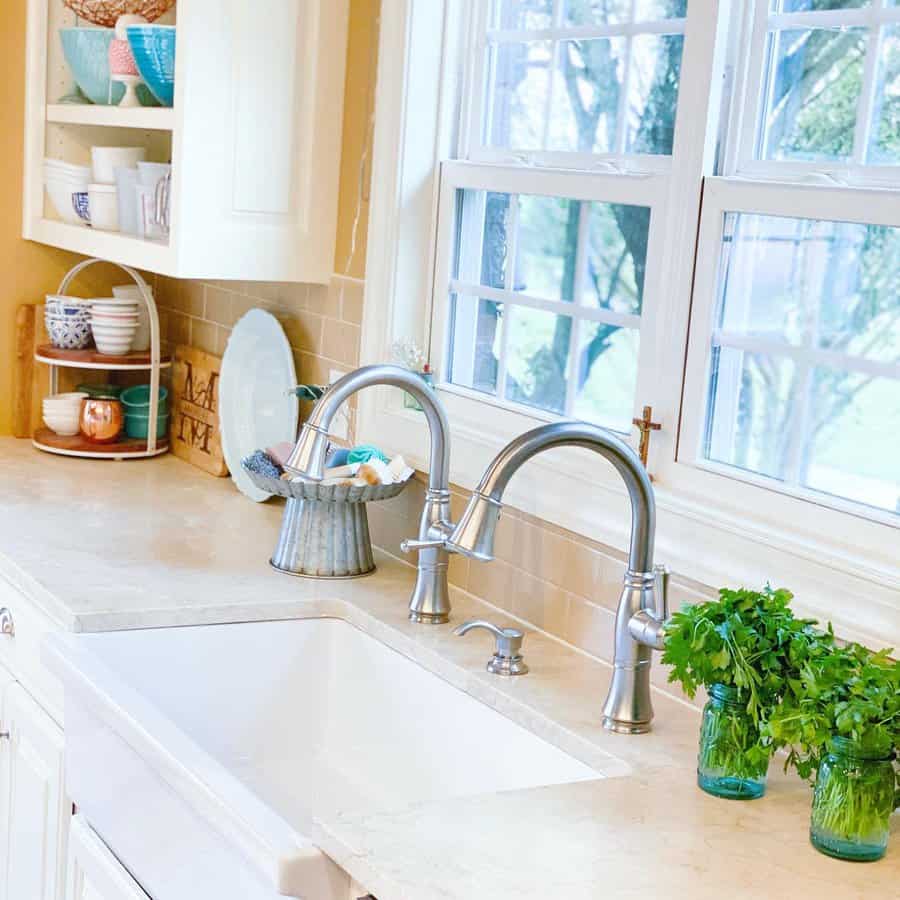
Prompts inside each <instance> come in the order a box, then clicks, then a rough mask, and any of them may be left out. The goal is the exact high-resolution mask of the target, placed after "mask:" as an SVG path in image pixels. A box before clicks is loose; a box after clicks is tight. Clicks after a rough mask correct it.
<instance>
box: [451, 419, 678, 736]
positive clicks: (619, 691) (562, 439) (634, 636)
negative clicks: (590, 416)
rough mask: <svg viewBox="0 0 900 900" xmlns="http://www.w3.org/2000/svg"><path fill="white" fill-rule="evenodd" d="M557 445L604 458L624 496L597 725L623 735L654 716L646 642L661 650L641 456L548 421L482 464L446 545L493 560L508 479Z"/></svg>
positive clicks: (649, 495)
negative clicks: (609, 655)
mask: <svg viewBox="0 0 900 900" xmlns="http://www.w3.org/2000/svg"><path fill="white" fill-rule="evenodd" d="M564 446H576V447H586V448H587V449H589V450H594V451H595V452H597V453H599V454H600V455H601V456H603V457H605V458H606V459H607V460H609V461H610V462H611V463H612V464H613V466H614V467H615V468H616V471H618V473H619V474H620V475H621V476H622V480H623V481H624V482H625V486H626V487H627V488H628V494H629V496H630V497H631V545H630V548H629V551H628V568H627V570H626V572H625V586H624V588H623V589H622V595H621V597H620V599H619V608H618V611H617V613H616V640H615V654H614V668H613V677H612V683H611V685H610V688H609V694H608V696H607V698H606V703H605V704H604V706H603V726H604V727H605V728H607V729H609V730H610V731H617V732H620V733H623V734H637V733H641V732H645V731H649V730H650V722H651V720H652V718H653V706H652V704H651V700H650V661H651V657H652V653H651V648H656V649H662V644H663V624H664V622H665V619H666V618H667V615H668V607H667V599H666V593H667V587H668V584H667V581H668V579H667V577H666V575H665V570H664V569H663V568H662V567H657V568H656V569H654V568H653V538H654V533H655V530H656V504H655V501H654V498H653V488H652V486H651V484H650V479H649V477H648V476H647V473H646V471H645V470H644V467H643V465H641V461H640V459H639V458H638V456H637V454H636V453H635V452H634V451H633V450H632V449H631V448H630V447H629V446H628V445H627V444H625V443H624V442H623V441H621V440H619V438H617V437H615V436H614V435H612V434H611V433H609V432H608V431H605V430H604V429H602V428H598V427H597V426H595V425H588V424H586V423H583V422H555V423H553V424H550V425H542V426H541V427H539V428H534V429H532V430H531V431H527V432H525V433H524V434H521V435H519V436H518V437H517V438H515V439H514V440H512V441H510V443H509V444H507V446H506V447H504V448H503V449H502V450H501V451H500V452H499V453H498V454H497V456H496V457H495V459H494V461H493V462H492V463H491V464H490V465H489V466H488V468H487V470H486V471H485V473H484V475H483V476H482V479H481V481H480V482H479V484H478V487H477V488H476V489H475V492H474V493H473V494H472V497H471V499H470V500H469V505H468V506H467V507H466V511H465V512H464V513H463V515H462V518H461V519H460V520H459V523H458V524H457V525H456V527H455V528H454V530H453V533H452V534H451V535H450V537H449V538H448V539H447V540H446V541H445V545H446V547H447V548H448V549H449V550H451V551H453V552H457V553H462V554H464V555H466V556H469V557H471V558H473V559H480V560H484V561H490V560H491V559H493V558H494V532H495V529H496V527H497V521H498V520H499V518H500V512H501V510H502V509H503V504H502V503H501V500H502V498H503V491H504V490H505V488H506V485H507V484H508V482H509V480H510V478H512V476H513V474H514V473H515V472H516V471H517V470H518V469H519V467H520V466H521V465H522V464H523V463H525V462H526V461H527V460H529V459H531V457H533V456H535V455H536V454H538V453H541V452H542V451H544V450H549V449H551V448H553V447H564Z"/></svg>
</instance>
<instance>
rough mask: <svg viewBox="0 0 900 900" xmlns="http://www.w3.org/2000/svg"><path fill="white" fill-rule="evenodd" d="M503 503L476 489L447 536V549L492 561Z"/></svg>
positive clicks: (484, 560)
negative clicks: (451, 531)
mask: <svg viewBox="0 0 900 900" xmlns="http://www.w3.org/2000/svg"><path fill="white" fill-rule="evenodd" d="M502 511H503V504H502V503H500V502H499V501H498V500H493V499H492V498H490V497H486V496H485V495H484V494H481V493H479V492H478V491H475V493H474V494H472V497H471V499H470V500H469V505H468V506H467V507H466V509H465V512H464V513H463V514H462V517H461V518H460V520H459V522H457V524H456V527H455V528H454V529H453V533H452V534H451V535H450V537H449V538H447V549H448V550H450V551H452V552H455V553H461V554H463V556H468V557H469V558H470V559H477V560H479V561H480V562H490V561H491V560H492V559H493V558H494V535H495V533H496V531H497V522H499V521H500V513H501V512H502Z"/></svg>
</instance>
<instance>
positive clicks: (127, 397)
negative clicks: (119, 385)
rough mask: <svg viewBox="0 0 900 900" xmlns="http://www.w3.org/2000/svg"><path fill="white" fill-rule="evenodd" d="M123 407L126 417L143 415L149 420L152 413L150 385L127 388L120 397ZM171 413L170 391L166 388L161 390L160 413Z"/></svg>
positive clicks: (161, 387)
mask: <svg viewBox="0 0 900 900" xmlns="http://www.w3.org/2000/svg"><path fill="white" fill-rule="evenodd" d="M119 399H120V400H121V401H122V405H123V406H124V407H125V415H126V416H130V415H141V414H143V416H144V418H145V419H146V418H147V415H148V413H149V411H150V385H149V384H136V385H134V386H133V387H130V388H125V390H124V391H122V393H121V394H120V395H119ZM168 411H169V391H168V389H167V388H166V387H164V386H162V385H161V386H160V388H159V412H160V414H162V413H167V412H168Z"/></svg>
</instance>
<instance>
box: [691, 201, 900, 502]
mask: <svg viewBox="0 0 900 900" xmlns="http://www.w3.org/2000/svg"><path fill="white" fill-rule="evenodd" d="M719 294H720V297H719V310H718V314H717V322H718V324H719V326H720V328H721V329H722V330H721V331H719V332H716V333H715V334H714V337H713V344H714V346H713V348H712V366H711V381H710V388H709V405H708V410H707V425H706V437H705V445H704V455H705V456H706V457H707V458H708V459H711V460H715V461H717V462H722V463H726V464H728V465H731V466H736V467H739V468H742V469H747V470H749V471H752V472H757V473H759V474H762V475H767V476H770V477H772V478H777V479H779V480H782V481H785V482H786V483H789V484H795V485H801V486H805V487H809V488H812V489H814V490H819V491H824V492H826V493H829V494H834V495H836V496H839V497H844V498H848V499H851V500H855V501H857V502H860V503H866V504H869V505H873V506H878V507H881V508H884V509H890V510H894V509H895V508H896V504H897V499H898V498H897V493H898V491H900V456H898V454H897V452H896V436H897V434H898V433H900V228H890V227H885V226H879V225H863V224H856V223H850V222H833V221H824V220H815V219H796V218H788V217H778V216H761V215H750V214H746V213H728V214H727V215H726V220H725V246H724V253H723V257H722V271H721V276H720V285H719ZM779 344H781V345H782V347H783V350H782V348H781V347H779V346H778V345H779ZM826 354H827V355H826Z"/></svg>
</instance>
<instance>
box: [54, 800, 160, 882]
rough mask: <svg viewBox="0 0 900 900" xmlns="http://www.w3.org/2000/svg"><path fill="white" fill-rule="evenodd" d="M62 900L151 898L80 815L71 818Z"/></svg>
mask: <svg viewBox="0 0 900 900" xmlns="http://www.w3.org/2000/svg"><path fill="white" fill-rule="evenodd" d="M65 900H150V898H149V897H148V896H147V895H146V894H145V893H144V891H143V890H141V886H140V885H139V884H138V883H137V882H136V881H135V880H134V879H133V878H132V877H131V875H129V874H128V870H127V869H126V868H125V867H124V866H123V865H122V864H121V863H120V862H119V861H118V860H117V859H116V858H115V856H113V854H112V853H111V852H110V850H109V848H108V847H107V846H106V844H104V843H103V841H101V840H100V838H99V837H97V835H96V834H95V833H94V832H93V831H92V830H91V827H90V825H88V823H87V822H86V821H85V820H84V818H83V817H82V816H75V818H74V819H72V830H71V832H70V834H69V858H68V865H67V869H66V898H65Z"/></svg>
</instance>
